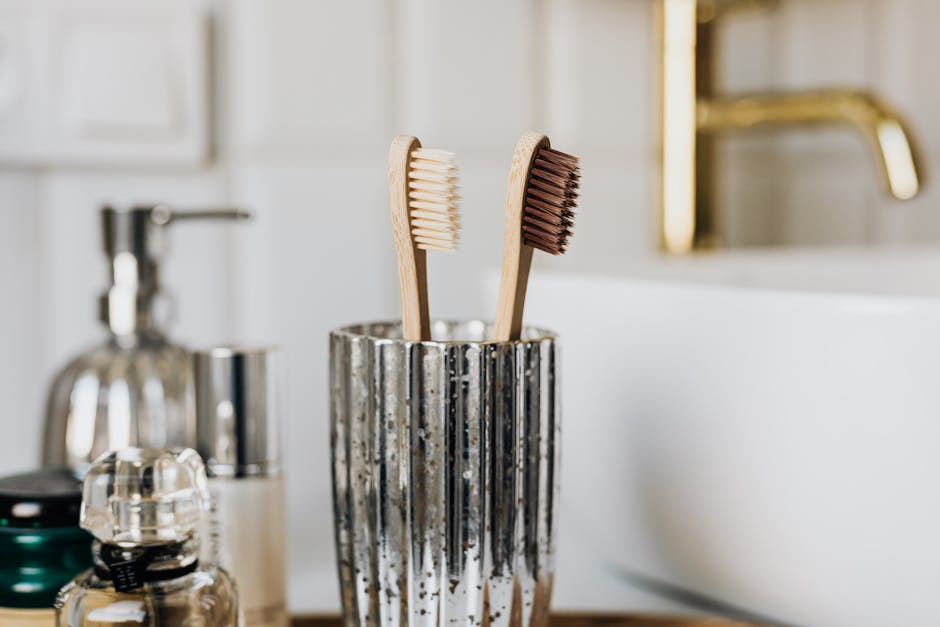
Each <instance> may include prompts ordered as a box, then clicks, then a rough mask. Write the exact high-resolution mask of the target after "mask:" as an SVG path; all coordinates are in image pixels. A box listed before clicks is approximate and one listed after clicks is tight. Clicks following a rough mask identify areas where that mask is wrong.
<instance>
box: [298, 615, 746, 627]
mask: <svg viewBox="0 0 940 627" xmlns="http://www.w3.org/2000/svg"><path fill="white" fill-rule="evenodd" d="M293 627H342V623H341V622H340V620H339V616H296V617H294V620H293ZM551 627H757V626H756V625H754V624H753V623H741V622H738V621H733V620H728V619H726V618H707V617H700V616H666V615H656V614H554V615H552V622H551Z"/></svg>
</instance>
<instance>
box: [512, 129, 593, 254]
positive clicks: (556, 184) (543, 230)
mask: <svg viewBox="0 0 940 627" xmlns="http://www.w3.org/2000/svg"><path fill="white" fill-rule="evenodd" d="M580 179H581V167H580V159H579V158H578V157H575V156H573V155H569V154H565V153H563V152H560V151H558V150H552V149H551V148H548V147H547V146H542V147H540V148H538V150H537V152H536V154H535V158H534V159H533V160H532V166H531V168H530V169H529V180H528V184H527V185H526V191H525V203H524V208H523V211H522V241H523V243H524V244H526V245H528V246H531V247H532V248H537V249H539V250H542V251H544V252H547V253H549V254H552V255H560V254H562V253H564V252H565V250H566V249H567V248H568V240H569V239H570V238H571V235H572V229H573V227H574V211H575V208H576V207H577V204H578V186H579V182H580Z"/></svg>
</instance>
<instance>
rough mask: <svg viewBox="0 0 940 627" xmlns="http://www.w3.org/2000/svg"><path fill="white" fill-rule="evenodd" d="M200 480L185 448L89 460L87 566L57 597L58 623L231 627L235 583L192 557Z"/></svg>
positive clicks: (202, 507)
mask: <svg viewBox="0 0 940 627" xmlns="http://www.w3.org/2000/svg"><path fill="white" fill-rule="evenodd" d="M206 484H207V481H206V474H205V467H204V466H203V463H202V460H201V459H200V457H199V455H198V454H197V453H196V452H195V451H194V450H192V449H177V450H165V449H138V448H128V449H123V450H121V451H118V452H116V453H109V454H107V455H105V456H103V457H101V458H99V459H98V460H97V461H95V463H94V464H93V465H92V466H91V468H90V469H89V471H88V474H87V475H86V477H85V482H84V489H83V494H82V499H83V502H82V513H81V526H82V527H84V528H85V529H87V530H88V531H90V532H91V533H92V534H93V535H94V536H95V542H94V544H93V548H92V556H93V559H94V567H93V568H92V569H91V570H88V571H86V572H85V573H83V574H81V575H79V576H78V577H76V578H75V579H73V580H72V581H71V582H70V583H69V584H67V585H66V586H65V587H64V588H62V590H61V591H60V592H59V596H58V598H57V599H56V625H57V626H58V627H118V626H120V627H125V626H130V625H133V626H135V627H235V626H236V625H238V600H237V595H236V591H235V584H234V582H233V581H232V579H231V577H229V575H228V574H227V573H226V572H225V571H224V570H222V569H220V568H218V567H217V566H215V565H214V564H211V563H210V564H204V563H201V562H200V559H199V558H200V547H199V541H200V537H199V531H200V530H201V529H202V528H203V525H204V521H205V516H206V511H207V507H208V503H209V494H208V490H207V485H206Z"/></svg>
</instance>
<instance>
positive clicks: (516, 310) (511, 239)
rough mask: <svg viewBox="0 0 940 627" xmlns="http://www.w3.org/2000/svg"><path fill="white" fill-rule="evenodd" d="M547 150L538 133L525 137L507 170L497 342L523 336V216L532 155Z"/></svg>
mask: <svg viewBox="0 0 940 627" xmlns="http://www.w3.org/2000/svg"><path fill="white" fill-rule="evenodd" d="M543 146H544V147H546V148H548V147H550V145H549V141H548V137H546V136H545V135H543V134H541V133H534V132H528V133H525V134H524V135H523V136H522V137H521V138H520V139H519V141H518V143H516V150H515V152H514V153H513V155H512V166H511V167H510V169H509V186H508V188H507V190H506V226H505V241H504V243H503V269H502V275H501V277H500V281H499V302H498V305H497V309H496V324H495V326H494V328H493V339H494V340H495V341H497V342H508V341H515V340H518V339H519V337H520V335H521V334H522V311H523V309H524V308H525V292H526V287H527V286H528V283H529V268H530V267H531V266H532V250H533V249H532V247H531V246H527V245H525V244H523V243H522V212H523V211H524V209H525V192H526V187H527V186H528V183H529V172H530V170H531V169H532V162H533V161H534V160H535V154H536V152H537V151H538V149H539V148H541V147H543Z"/></svg>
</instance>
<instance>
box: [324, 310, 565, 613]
mask: <svg viewBox="0 0 940 627" xmlns="http://www.w3.org/2000/svg"><path fill="white" fill-rule="evenodd" d="M491 332H492V328H491V325H489V324H487V323H483V322H479V321H474V322H436V323H434V325H433V332H432V335H433V337H434V338H435V341H431V342H410V341H404V340H402V339H401V326H400V325H399V324H397V323H374V324H364V325H357V326H350V327H346V328H343V329H339V330H337V331H334V332H333V333H332V334H331V336H330V386H331V390H330V405H331V431H332V432H331V445H332V461H333V506H334V525H335V532H336V548H337V562H338V566H339V576H340V586H341V591H342V603H343V620H344V624H345V626H346V627H354V626H355V627H365V626H379V625H381V626H385V627H398V626H402V627H403V626H405V625H408V626H410V627H424V626H426V627H438V626H442V625H466V626H481V627H486V626H493V627H497V626H507V625H511V626H513V627H516V626H527V627H528V626H533V627H540V626H544V625H547V623H548V608H549V601H550V598H551V593H552V578H553V570H554V541H555V524H556V513H557V507H558V456H559V447H558V444H559V398H558V380H557V378H556V375H555V367H556V366H555V362H556V346H555V336H554V335H553V334H552V333H550V332H547V331H543V330H541V329H534V328H529V329H525V330H524V332H523V336H522V337H523V339H522V340H520V341H516V342H491V341H487V340H486V338H488V337H490V335H491Z"/></svg>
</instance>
